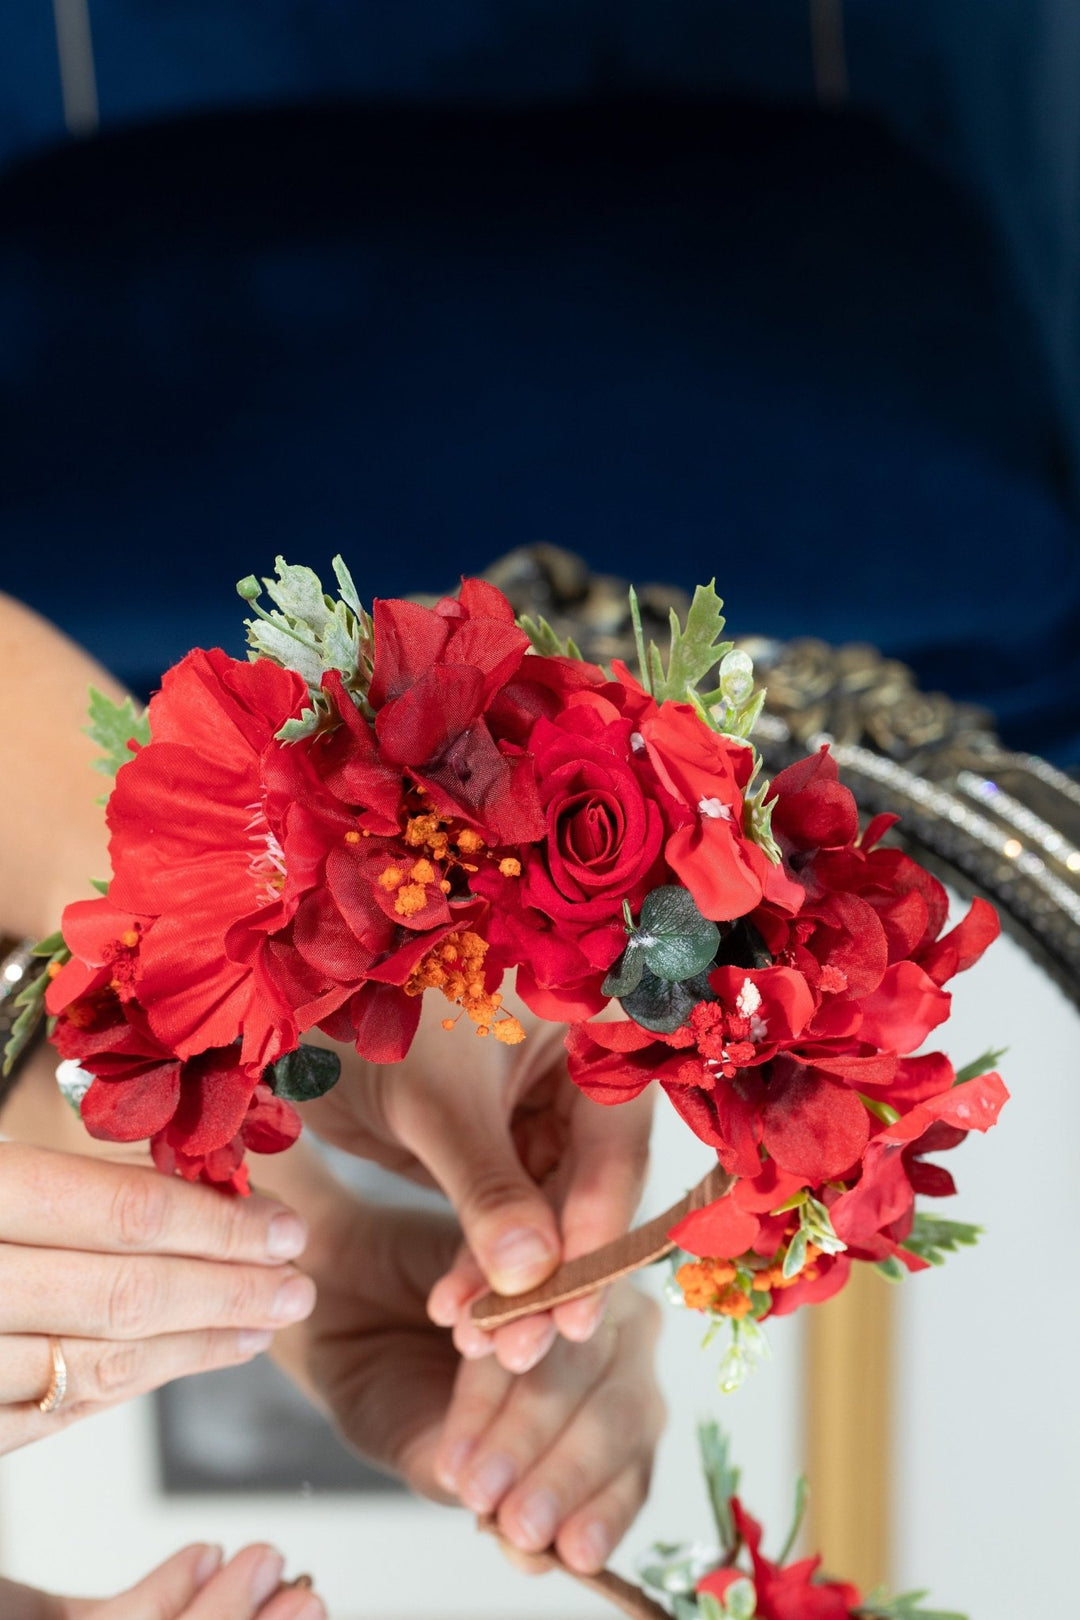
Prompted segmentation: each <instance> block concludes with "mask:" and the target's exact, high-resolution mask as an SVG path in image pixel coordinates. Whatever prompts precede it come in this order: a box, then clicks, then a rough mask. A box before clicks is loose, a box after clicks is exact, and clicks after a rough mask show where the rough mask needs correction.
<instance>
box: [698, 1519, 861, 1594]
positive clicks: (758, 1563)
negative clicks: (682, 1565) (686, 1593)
mask: <svg viewBox="0 0 1080 1620" xmlns="http://www.w3.org/2000/svg"><path fill="white" fill-rule="evenodd" d="M729 1506H730V1508H731V1516H732V1518H733V1520H734V1523H735V1528H736V1530H737V1531H738V1533H739V1536H740V1537H741V1539H742V1541H743V1542H744V1543H745V1545H746V1546H747V1547H748V1548H749V1549H750V1557H751V1560H752V1562H753V1571H754V1575H753V1579H754V1590H755V1592H756V1594H757V1606H756V1608H755V1610H754V1615H755V1620H852V1617H853V1615H854V1612H855V1611H856V1610H857V1609H858V1607H859V1605H860V1603H861V1602H862V1597H861V1595H860V1593H859V1591H858V1589H857V1588H856V1587H854V1586H850V1585H848V1583H847V1582H846V1581H827V1580H821V1579H820V1578H815V1577H817V1575H818V1570H819V1569H820V1567H821V1559H820V1558H800V1559H798V1560H797V1561H796V1562H795V1563H794V1564H787V1565H786V1566H784V1567H783V1568H781V1566H780V1565H779V1564H774V1563H772V1562H771V1560H770V1559H768V1558H766V1557H765V1556H764V1554H763V1553H762V1551H761V1541H762V1529H761V1525H760V1524H759V1523H758V1521H757V1520H756V1519H753V1518H751V1517H750V1515H749V1513H747V1511H746V1509H745V1508H744V1507H743V1505H742V1503H741V1502H740V1501H739V1498H738V1497H737V1496H733V1497H731V1498H730V1501H729ZM743 1578H744V1576H743V1572H742V1570H740V1569H737V1568H732V1567H724V1568H721V1569H716V1570H713V1571H712V1573H711V1574H709V1575H706V1576H704V1577H703V1578H702V1579H701V1580H700V1581H699V1582H698V1585H697V1590H698V1592H699V1593H706V1592H708V1593H711V1594H712V1596H713V1597H715V1598H718V1599H719V1600H720V1601H721V1602H723V1599H724V1594H725V1592H727V1590H728V1589H729V1587H731V1586H733V1585H734V1584H735V1582H736V1581H738V1580H742V1579H743Z"/></svg>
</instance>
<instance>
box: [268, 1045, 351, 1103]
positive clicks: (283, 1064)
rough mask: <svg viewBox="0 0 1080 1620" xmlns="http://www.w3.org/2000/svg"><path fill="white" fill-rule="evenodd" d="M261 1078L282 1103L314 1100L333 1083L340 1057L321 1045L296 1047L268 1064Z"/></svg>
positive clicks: (332, 1085) (328, 1089) (339, 1065)
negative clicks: (282, 1100)
mask: <svg viewBox="0 0 1080 1620" xmlns="http://www.w3.org/2000/svg"><path fill="white" fill-rule="evenodd" d="M265 1078H266V1081H267V1084H268V1085H269V1086H270V1087H271V1089H272V1090H273V1092H274V1095H275V1096H276V1097H281V1098H283V1099H284V1101H285V1102H295V1103H305V1102H314V1100H315V1098H316V1097H324V1096H325V1095H326V1093H327V1092H328V1091H331V1090H332V1089H333V1087H334V1086H336V1085H337V1083H338V1080H339V1079H340V1078H341V1059H340V1058H339V1057H338V1055H337V1053H336V1052H328V1051H327V1050H326V1048H325V1047H323V1046H298V1047H297V1048H296V1051H295V1052H286V1054H285V1056H284V1057H279V1058H278V1060H277V1062H276V1063H274V1064H271V1066H270V1068H269V1069H268V1070H267V1071H266V1076H265Z"/></svg>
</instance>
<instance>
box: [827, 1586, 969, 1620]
mask: <svg viewBox="0 0 1080 1620" xmlns="http://www.w3.org/2000/svg"><path fill="white" fill-rule="evenodd" d="M926 1596H927V1594H926V1593H925V1592H902V1593H901V1594H900V1596H899V1597H894V1598H887V1597H886V1596H885V1595H884V1593H882V1592H872V1593H871V1594H870V1596H869V1597H868V1598H867V1600H866V1602H865V1603H863V1604H861V1605H860V1607H859V1608H857V1609H856V1610H855V1611H854V1612H855V1614H857V1615H860V1616H861V1617H862V1620H967V1616H966V1615H963V1614H957V1612H956V1611H955V1609H948V1610H946V1609H924V1608H922V1607H921V1604H922V1600H923V1598H924V1597H926Z"/></svg>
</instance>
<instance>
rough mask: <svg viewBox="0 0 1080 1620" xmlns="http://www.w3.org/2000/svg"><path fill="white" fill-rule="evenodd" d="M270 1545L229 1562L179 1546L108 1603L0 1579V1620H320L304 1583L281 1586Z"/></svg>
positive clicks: (317, 1603) (280, 1564)
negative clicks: (55, 1594) (0, 1617)
mask: <svg viewBox="0 0 1080 1620" xmlns="http://www.w3.org/2000/svg"><path fill="white" fill-rule="evenodd" d="M284 1567H285V1561H284V1559H283V1558H282V1557H281V1554H280V1553H278V1552H275V1551H274V1549H273V1547H245V1548H244V1550H243V1552H240V1553H237V1555H236V1557H235V1558H233V1559H231V1560H230V1562H229V1563H228V1564H223V1563H222V1555H221V1548H220V1547H186V1548H185V1549H184V1551H183V1552H179V1553H177V1554H176V1556H175V1557H173V1558H170V1559H169V1560H168V1562H167V1563H164V1564H162V1565H161V1566H160V1567H159V1568H158V1569H155V1570H154V1571H153V1572H152V1573H151V1574H149V1575H148V1576H147V1577H146V1579H145V1580H144V1581H140V1582H139V1584H138V1586H135V1587H132V1589H131V1591H130V1592H122V1593H121V1594H120V1596H119V1597H114V1598H101V1599H96V1598H62V1597H50V1596H49V1595H48V1594H47V1593H45V1592H37V1591H34V1590H33V1589H32V1588H31V1587H28V1586H15V1585H14V1584H13V1583H12V1582H11V1581H2V1580H0V1614H3V1616H4V1620H150V1617H151V1616H153V1620H326V1610H325V1608H324V1607H323V1605H322V1602H321V1600H320V1599H319V1598H318V1597H316V1595H315V1593H314V1592H312V1591H311V1590H310V1589H309V1588H308V1587H307V1586H306V1585H305V1586H303V1587H299V1588H297V1587H292V1588H289V1587H284V1586H283V1585H282V1575H283V1571H284Z"/></svg>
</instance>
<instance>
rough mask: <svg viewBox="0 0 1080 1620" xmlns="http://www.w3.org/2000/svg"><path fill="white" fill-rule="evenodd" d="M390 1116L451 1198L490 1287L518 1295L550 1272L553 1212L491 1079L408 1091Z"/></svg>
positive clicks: (557, 1248) (556, 1245)
mask: <svg viewBox="0 0 1080 1620" xmlns="http://www.w3.org/2000/svg"><path fill="white" fill-rule="evenodd" d="M394 1122H395V1126H396V1132H397V1135H398V1137H399V1140H400V1141H401V1142H402V1143H403V1144H404V1145H405V1146H406V1147H408V1148H409V1149H410V1151H411V1152H413V1153H414V1154H415V1155H416V1157H417V1158H418V1159H419V1160H420V1161H421V1163H422V1164H423V1165H424V1166H425V1168H426V1169H427V1170H428V1171H430V1173H431V1175H432V1176H434V1178H435V1180H436V1181H437V1182H438V1184H439V1185H440V1186H441V1187H442V1189H443V1191H444V1192H445V1193H446V1196H447V1197H448V1198H449V1200H450V1202H451V1203H452V1204H453V1206H454V1210H455V1213H456V1214H457V1218H458V1220H459V1221H460V1223H461V1227H462V1231H463V1232H464V1234H465V1241H466V1243H467V1244H468V1246H469V1248H470V1249H471V1250H472V1252H473V1254H474V1255H475V1256H476V1260H477V1263H478V1264H479V1266H480V1269H481V1271H482V1272H483V1274H484V1276H485V1278H486V1279H487V1282H488V1286H489V1287H491V1288H496V1289H498V1291H499V1292H500V1293H503V1294H522V1293H524V1292H525V1291H526V1290H527V1289H529V1288H535V1287H536V1286H537V1285H538V1284H539V1283H541V1282H543V1281H544V1279H545V1277H549V1276H550V1275H551V1273H552V1272H553V1271H554V1270H555V1267H556V1266H557V1265H558V1263H559V1260H560V1258H561V1245H560V1240H559V1233H558V1227H557V1225H556V1221H555V1216H554V1213H553V1211H552V1209H551V1207H550V1205H549V1204H548V1202H547V1200H546V1199H545V1198H544V1195H543V1193H542V1192H541V1191H540V1189H539V1188H538V1187H537V1185H536V1183H535V1182H534V1181H532V1180H531V1179H530V1177H529V1176H527V1175H526V1173H525V1171H524V1169H523V1168H522V1165H521V1161H520V1160H519V1158H518V1156H517V1152H516V1150H515V1148H514V1143H513V1139H512V1137H511V1135H510V1128H509V1124H508V1122H507V1119H506V1111H505V1105H504V1103H503V1100H502V1097H501V1095H500V1092H499V1091H498V1090H497V1089H496V1088H495V1087H494V1086H492V1087H491V1088H490V1089H487V1090H485V1089H482V1088H477V1090H476V1091H474V1092H472V1093H470V1094H469V1095H467V1096H465V1095H462V1096H459V1095H458V1094H457V1092H456V1091H455V1090H454V1089H453V1088H451V1087H447V1088H446V1089H445V1090H444V1091H443V1092H442V1093H440V1094H439V1096H438V1099H437V1101H433V1099H432V1098H431V1096H430V1095H429V1096H424V1095H421V1094H419V1093H413V1092H408V1093H406V1094H403V1096H402V1098H401V1100H400V1101H399V1102H398V1104H397V1105H396V1107H395V1121H394Z"/></svg>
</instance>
